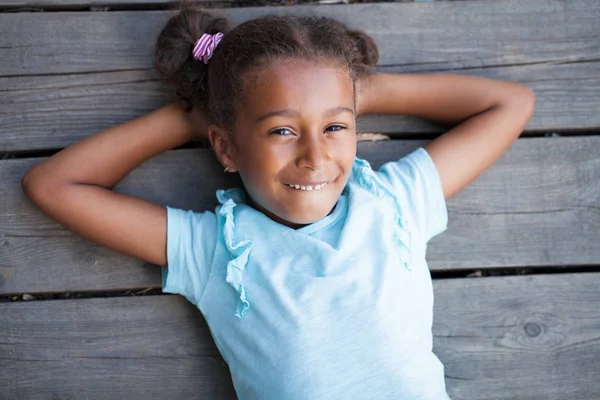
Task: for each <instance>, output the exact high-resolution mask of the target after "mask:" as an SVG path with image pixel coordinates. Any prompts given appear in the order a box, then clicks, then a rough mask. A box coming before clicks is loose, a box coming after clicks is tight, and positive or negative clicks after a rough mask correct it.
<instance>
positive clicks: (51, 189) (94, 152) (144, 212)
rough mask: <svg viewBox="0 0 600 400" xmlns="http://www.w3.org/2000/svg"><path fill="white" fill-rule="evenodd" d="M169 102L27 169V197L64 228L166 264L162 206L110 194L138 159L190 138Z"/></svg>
mask: <svg viewBox="0 0 600 400" xmlns="http://www.w3.org/2000/svg"><path fill="white" fill-rule="evenodd" d="M193 131H194V128H193V126H192V121H191V119H190V117H189V114H187V113H185V112H184V111H183V110H182V109H181V108H179V107H178V106H175V105H171V106H166V107H163V108H161V109H159V110H157V111H154V112H153V113H150V114H148V115H146V116H143V117H141V118H138V119H136V120H133V121H130V122H127V123H124V124H121V125H118V126H116V127H113V128H110V129H107V130H105V131H102V132H99V133H96V134H94V135H92V136H90V137H88V138H85V139H83V140H81V141H80V142H78V143H76V144H74V145H72V146H69V147H67V148H66V149H64V150H62V151H60V152H59V153H57V154H55V155H53V156H52V157H50V158H49V159H48V160H46V161H44V162H42V163H40V164H38V165H36V166H35V167H33V168H32V169H31V170H30V171H29V172H27V174H26V175H25V176H24V177H23V179H22V187H23V191H24V192H25V194H26V195H27V196H28V197H29V198H30V199H31V201H32V202H33V203H34V204H35V205H37V206H38V207H39V208H40V210H41V211H42V212H44V213H45V214H46V215H48V216H49V217H51V218H53V219H54V220H56V221H57V222H59V223H60V224H62V225H63V226H65V227H66V228H67V229H69V230H71V231H73V232H75V233H77V234H79V235H80V236H82V237H84V238H86V239H89V240H92V241H94V242H96V243H98V244H100V245H103V246H105V247H108V248H111V249H113V250H116V251H119V252H121V253H124V254H128V255H131V256H134V257H136V258H140V259H142V260H146V261H149V262H151V263H154V264H157V265H166V263H167V261H166V260H167V257H166V231H167V223H166V208H165V207H163V206H159V205H157V204H153V203H150V202H147V201H145V200H142V199H139V198H136V197H133V196H127V195H124V194H120V193H116V192H113V191H112V188H113V187H114V186H115V185H116V184H117V183H118V182H119V181H121V179H123V178H124V177H125V176H126V175H127V174H129V173H130V172H131V171H132V170H133V169H134V168H135V167H137V166H138V165H140V164H141V163H143V162H144V161H146V160H148V159H150V158H152V157H154V156H156V155H158V154H160V153H162V152H164V151H166V150H168V149H171V148H174V147H177V146H180V145H182V144H184V143H186V142H188V141H190V140H191V139H193V138H194V137H193Z"/></svg>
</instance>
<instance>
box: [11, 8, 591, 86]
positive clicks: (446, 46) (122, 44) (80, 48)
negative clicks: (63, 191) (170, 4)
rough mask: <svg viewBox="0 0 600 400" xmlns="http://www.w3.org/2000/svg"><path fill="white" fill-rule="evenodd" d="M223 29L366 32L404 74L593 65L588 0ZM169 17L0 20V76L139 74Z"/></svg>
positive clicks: (335, 12) (251, 14)
mask: <svg viewBox="0 0 600 400" xmlns="http://www.w3.org/2000/svg"><path fill="white" fill-rule="evenodd" d="M211 12H213V13H218V14H220V15H224V16H227V17H228V18H230V20H231V21H232V23H233V24H235V25H237V24H239V23H241V22H245V21H248V20H250V19H253V18H256V17H259V16H262V15H265V14H278V15H284V14H293V15H306V14H318V15H324V16H328V17H332V18H336V19H338V20H340V21H342V22H344V23H346V24H348V25H349V26H350V27H352V28H355V29H362V30H365V31H366V32H368V33H369V34H371V35H372V36H373V38H374V39H375V40H376V42H377V44H378V45H379V48H380V50H381V60H380V65H381V66H404V67H405V68H406V71H407V72H421V71H429V70H454V69H465V68H479V67H498V66H506V65H521V64H533V63H564V62H575V61H586V60H587V61H590V60H597V59H598V58H599V56H600V49H599V48H598V46H597V39H598V37H599V35H600V33H599V32H598V30H597V28H596V27H597V21H598V17H599V16H600V3H598V2H597V1H596V0H573V1H568V2H565V1H556V0H531V1H527V2H523V1H520V0H509V1H488V0H480V1H469V2H457V3H454V2H433V3H418V2H417V3H397V4H393V3H391V4H382V3H374V4H355V5H346V6H343V7H340V6H336V5H332V6H325V5H322V6H296V7H251V8H232V9H221V10H214V11H213V10H211ZM170 15H172V12H171V11H130V12H118V13H98V12H96V13H94V12H89V13H85V12H79V13H68V12H64V13H49V14H43V13H24V14H11V13H9V14H2V15H0V76H6V75H11V76H13V75H37V74H49V73H52V74H66V73H84V72H86V73H95V72H99V71H115V70H131V69H148V68H151V66H152V61H153V46H154V41H155V38H156V37H157V35H158V33H159V31H160V29H161V28H162V26H163V25H164V23H165V22H166V20H167V19H168V17H169V16H170Z"/></svg>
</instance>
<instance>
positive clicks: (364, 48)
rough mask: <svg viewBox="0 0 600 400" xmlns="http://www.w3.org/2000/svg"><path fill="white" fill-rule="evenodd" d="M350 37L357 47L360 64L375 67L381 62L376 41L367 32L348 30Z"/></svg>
mask: <svg viewBox="0 0 600 400" xmlns="http://www.w3.org/2000/svg"><path fill="white" fill-rule="evenodd" d="M348 36H350V38H351V39H352V40H353V41H354V43H355V45H356V51H357V54H356V58H357V61H358V64H362V65H365V66H366V67H374V66H376V65H377V62H378V61H379V49H378V48H377V44H376V43H375V40H373V38H372V37H371V36H369V35H367V34H366V33H365V32H362V31H353V30H348Z"/></svg>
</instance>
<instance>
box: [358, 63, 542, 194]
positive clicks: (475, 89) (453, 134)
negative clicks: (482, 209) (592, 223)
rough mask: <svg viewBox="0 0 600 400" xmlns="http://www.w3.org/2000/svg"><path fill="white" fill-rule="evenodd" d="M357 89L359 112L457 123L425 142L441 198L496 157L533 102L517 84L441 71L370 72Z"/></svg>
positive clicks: (524, 120) (527, 91)
mask: <svg viewBox="0 0 600 400" xmlns="http://www.w3.org/2000/svg"><path fill="white" fill-rule="evenodd" d="M357 93H358V97H357V113H358V114H405V115H414V116H417V117H422V118H426V119H431V120H434V121H438V122H441V123H446V124H456V123H459V124H458V125H457V126H455V127H454V128H453V129H451V130H450V131H448V132H447V133H445V134H443V135H441V136H440V137H438V138H437V139H435V140H433V141H432V142H430V143H428V144H427V145H426V146H425V149H426V150H427V152H428V153H429V155H430V156H431V158H432V159H433V162H434V163H435V165H436V168H437V170H438V172H439V175H440V179H441V181H442V189H443V191H444V197H445V198H446V199H448V198H449V197H451V196H453V195H454V194H456V193H457V192H459V191H460V190H461V189H462V188H464V187H465V186H467V185H468V184H469V183H471V182H472V181H473V180H475V178H477V177H478V176H479V175H481V174H482V173H483V172H484V171H485V170H486V169H488V168H489V167H490V166H491V165H492V164H493V163H494V162H496V160H498V158H500V156H501V155H502V154H503V153H504V152H505V151H506V150H507V149H508V148H509V147H510V145H511V144H512V143H513V142H514V141H515V140H516V139H517V138H518V137H519V135H520V134H521V132H522V131H523V129H524V128H525V125H527V122H528V121H529V119H530V118H531V115H532V114H533V109H534V102H535V101H534V94H533V92H532V91H531V90H530V89H528V88H527V87H525V86H522V85H520V84H518V83H514V82H506V81H500V80H492V79H486V78H477V77H470V76H461V75H445V74H435V75H424V74H412V75H403V74H374V75H370V76H367V77H366V78H364V79H363V80H362V81H360V82H359V85H358V89H357Z"/></svg>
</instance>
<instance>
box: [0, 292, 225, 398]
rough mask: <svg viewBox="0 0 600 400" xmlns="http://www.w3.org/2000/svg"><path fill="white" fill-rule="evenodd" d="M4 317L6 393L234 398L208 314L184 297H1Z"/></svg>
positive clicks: (1, 381) (0, 387)
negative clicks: (4, 299) (18, 300)
mask: <svg viewBox="0 0 600 400" xmlns="http://www.w3.org/2000/svg"><path fill="white" fill-rule="evenodd" d="M0 321H1V324H0V325H1V326H0V337H2V341H1V342H0V371H2V373H1V374H0V398H2V399H21V400H33V399H84V398H85V399H182V398H192V399H196V398H207V399H233V398H235V394H234V391H233V387H232V385H231V378H230V376H229V369H228V367H227V364H226V363H225V362H224V361H223V359H222V357H221V356H220V354H219V352H218V350H217V349H216V348H215V345H214V342H213V340H212V338H211V335H210V331H209V329H208V327H207V326H206V323H205V322H204V319H203V318H202V317H201V315H200V313H199V312H198V310H197V309H196V308H195V307H194V306H193V305H192V304H191V303H188V302H187V301H185V300H184V299H183V298H180V297H179V296H147V297H121V298H109V299H85V300H74V301H44V302H30V303H21V304H16V303H12V304H11V303H3V304H0ZM199 394H202V396H199Z"/></svg>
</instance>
